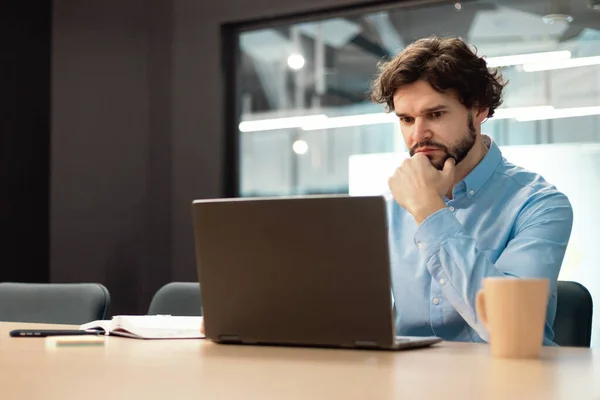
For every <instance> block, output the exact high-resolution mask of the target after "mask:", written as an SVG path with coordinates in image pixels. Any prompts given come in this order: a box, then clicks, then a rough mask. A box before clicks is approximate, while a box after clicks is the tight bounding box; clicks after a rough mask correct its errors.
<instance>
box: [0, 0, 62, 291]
mask: <svg viewBox="0 0 600 400" xmlns="http://www.w3.org/2000/svg"><path fill="white" fill-rule="evenodd" d="M50 17H51V8H50V4H49V2H48V1H42V0H39V1H28V2H19V1H7V2H3V3H2V8H1V11H0V48H1V51H0V227H1V228H0V229H1V234H0V281H21V282H47V281H48V279H49V276H48V265H49V263H48V251H49V250H48V248H49V243H48V241H49V234H48V229H49V228H48V226H49V224H48V214H49V212H48V197H49V196H48V190H49V189H48V188H49V182H48V177H49V136H50V93H49V90H50V46H51V38H50V32H51V21H50Z"/></svg>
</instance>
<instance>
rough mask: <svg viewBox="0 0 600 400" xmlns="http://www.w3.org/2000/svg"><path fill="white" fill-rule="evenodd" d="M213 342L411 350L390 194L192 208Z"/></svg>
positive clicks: (416, 342)
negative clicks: (397, 300) (393, 259)
mask: <svg viewBox="0 0 600 400" xmlns="http://www.w3.org/2000/svg"><path fill="white" fill-rule="evenodd" d="M192 215H193V224H194V237H195V248H196V258H197V269H198V278H199V281H200V285H201V287H202V291H201V293H202V304H203V315H204V323H205V333H206V338H207V339H210V340H212V341H214V342H217V343H223V344H253V345H290V346H311V347H337V348H360V349H389V350H402V349H409V348H416V347H425V346H430V345H432V344H435V343H438V342H441V341H442V339H440V338H438V337H397V336H396V334H395V324H394V312H393V304H392V295H391V282H390V279H391V278H390V260H389V250H388V237H387V216H386V204H385V199H384V197H383V196H362V197H354V196H348V195H331V196H321V195H311V196H295V197H276V198H235V199H216V200H214V199H213V200H196V201H194V202H193V204H192Z"/></svg>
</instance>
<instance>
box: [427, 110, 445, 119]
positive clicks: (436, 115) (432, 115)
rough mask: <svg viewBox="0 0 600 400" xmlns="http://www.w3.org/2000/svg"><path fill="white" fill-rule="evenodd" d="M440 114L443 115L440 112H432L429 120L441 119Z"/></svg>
mask: <svg viewBox="0 0 600 400" xmlns="http://www.w3.org/2000/svg"><path fill="white" fill-rule="evenodd" d="M442 114H443V112H441V111H434V112H432V113H431V114H430V115H431V118H434V119H435V118H439V117H441V116H442Z"/></svg>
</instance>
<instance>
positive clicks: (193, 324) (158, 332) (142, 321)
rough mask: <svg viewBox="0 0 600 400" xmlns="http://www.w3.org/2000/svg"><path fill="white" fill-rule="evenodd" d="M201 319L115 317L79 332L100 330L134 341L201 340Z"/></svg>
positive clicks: (90, 323) (93, 323) (83, 327)
mask: <svg viewBox="0 0 600 400" xmlns="http://www.w3.org/2000/svg"><path fill="white" fill-rule="evenodd" d="M201 321H202V317H172V316H169V315H116V316H114V317H113V318H112V320H105V321H92V322H88V323H86V324H83V325H81V326H80V327H79V329H81V330H86V331H87V330H100V331H104V332H105V334H107V335H116V336H126V337H131V338H135V339H201V338H204V335H203V334H202V333H200V324H201Z"/></svg>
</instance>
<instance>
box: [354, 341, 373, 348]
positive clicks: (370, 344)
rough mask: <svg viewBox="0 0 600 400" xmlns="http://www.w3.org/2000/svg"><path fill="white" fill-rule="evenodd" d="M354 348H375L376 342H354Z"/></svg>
mask: <svg viewBox="0 0 600 400" xmlns="http://www.w3.org/2000/svg"><path fill="white" fill-rule="evenodd" d="M354 345H355V346H356V347H377V342H376V341H374V340H355V341H354Z"/></svg>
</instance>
